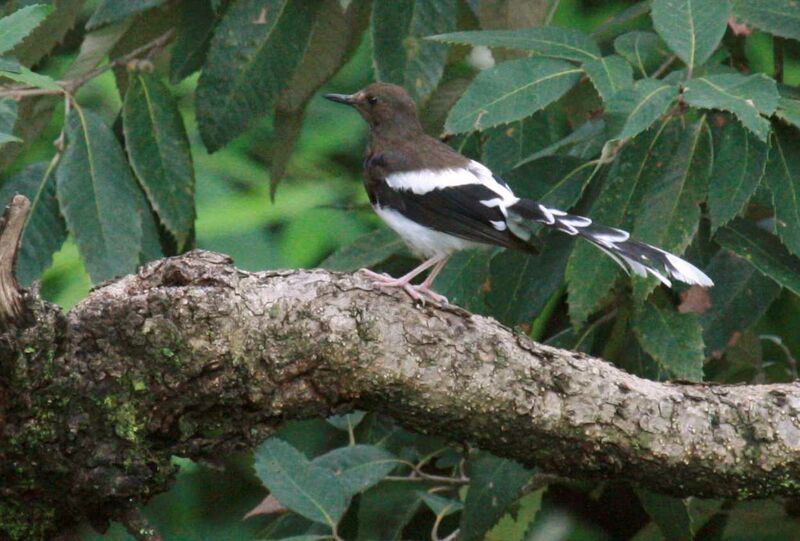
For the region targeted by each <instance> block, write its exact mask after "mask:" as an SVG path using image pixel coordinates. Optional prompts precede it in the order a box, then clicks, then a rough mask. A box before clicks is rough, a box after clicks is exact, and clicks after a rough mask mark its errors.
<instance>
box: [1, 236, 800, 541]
mask: <svg viewBox="0 0 800 541" xmlns="http://www.w3.org/2000/svg"><path fill="white" fill-rule="evenodd" d="M23 301H24V308H25V310H26V311H27V312H28V314H29V319H30V320H31V321H33V323H31V324H30V325H29V326H28V327H27V328H24V329H17V330H13V331H8V332H6V333H5V334H4V335H2V336H0V426H2V438H1V439H0V468H1V469H2V470H1V471H0V475H2V483H1V485H2V488H0V491H1V492H0V493H1V494H2V496H1V497H0V524H2V525H3V528H4V529H5V530H6V532H7V533H9V535H12V536H17V537H20V538H26V539H28V538H34V537H37V536H44V535H46V534H47V532H49V531H52V530H53V529H54V528H59V527H63V526H64V525H65V524H67V523H70V522H71V521H74V520H76V519H79V518H81V517H89V518H90V519H93V520H95V522H96V523H98V524H102V522H103V521H104V520H107V519H108V518H115V517H117V518H118V517H120V516H121V513H124V512H126V511H127V510H128V509H130V504H131V503H132V502H133V503H136V502H143V501H146V500H147V499H148V498H150V497H151V496H152V495H154V494H155V493H158V492H160V491H163V490H165V489H167V488H168V486H169V484H170V481H171V478H172V475H173V473H174V472H173V467H172V466H171V465H170V461H169V458H170V456H171V455H180V456H186V457H191V458H195V459H197V458H203V457H209V456H211V457H213V456H214V455H218V454H219V453H224V452H226V451H229V450H231V449H234V448H240V447H243V446H253V445H255V444H256V443H258V442H259V441H260V440H262V439H263V438H265V437H266V436H268V435H269V434H270V433H271V432H273V431H274V430H275V429H276V428H277V427H278V426H280V425H281V424H282V423H283V422H285V421H286V420H288V419H299V418H307V417H312V416H322V415H328V414H330V413H331V412H334V411H335V412H342V411H346V410H349V409H351V408H356V407H357V408H361V409H367V410H375V411H381V412H384V413H387V414H389V415H391V416H393V417H394V418H395V419H397V420H398V421H400V422H401V423H403V424H404V425H405V426H407V427H409V428H411V429H414V430H418V431H423V432H430V433H436V434H439V435H442V436H445V437H448V438H450V439H451V440H454V441H468V442H473V443H476V444H478V445H479V446H481V447H483V448H485V449H488V450H490V451H492V452H494V453H496V454H497V455H499V456H503V457H508V458H513V459H516V460H519V461H520V462H522V463H525V464H529V465H533V464H535V465H537V466H539V467H541V468H542V469H544V470H546V471H549V472H553V473H557V474H561V475H564V476H567V477H588V478H615V479H619V478H625V479H629V480H632V481H634V482H636V483H639V484H641V485H642V486H645V487H647V488H649V489H652V490H657V491H662V492H667V493H670V494H674V495H684V496H685V495H697V496H714V497H726V498H727V497H734V498H758V497H768V496H774V495H798V494H800V384H783V385H751V386H750V385H748V386H744V385H739V386H736V385H713V384H702V385H696V384H678V383H658V382H653V381H648V380H644V379H641V378H638V377H635V376H632V375H630V374H627V373H625V372H623V371H621V370H618V369H616V368H614V367H613V366H611V365H609V364H608V363H606V362H604V361H602V360H600V359H595V358H591V357H588V356H586V355H582V354H579V353H573V352H570V351H564V350H558V349H554V348H551V347H547V346H543V345H540V344H536V343H534V342H532V341H530V340H529V339H527V338H526V337H525V336H522V335H519V334H515V333H514V332H512V331H511V330H509V329H507V328H505V327H503V326H502V325H499V324H498V323H497V322H495V321H493V320H491V319H488V318H485V317H481V316H476V315H471V314H469V313H466V312H464V311H463V310H461V309H457V308H437V307H432V306H427V307H418V306H415V305H414V304H413V303H412V302H411V301H410V300H409V299H408V298H407V297H405V296H404V295H403V294H402V293H394V292H386V291H382V290H377V289H375V288H373V287H372V285H371V284H370V283H369V282H368V281H367V280H366V279H365V278H363V277H362V276H360V275H358V274H356V275H349V274H337V273H332V272H327V271H324V270H311V271H281V272H262V273H255V274H254V273H247V272H243V271H240V270H237V269H236V268H235V267H233V266H232V265H231V262H230V261H229V260H228V259H227V258H225V257H224V256H221V255H218V254H213V253H209V252H200V251H196V252H192V253H190V254H187V255H185V256H182V257H178V258H171V259H165V260H161V261H158V262H155V263H152V264H149V265H147V266H145V267H144V268H143V269H142V270H141V271H140V272H139V273H138V274H136V275H131V276H127V277H124V278H122V279H120V280H117V281H115V282H111V283H108V284H105V285H103V286H101V287H99V288H98V289H96V290H94V291H93V292H92V293H91V294H90V296H89V297H88V298H87V299H85V300H84V301H83V302H81V303H80V304H79V305H77V306H76V307H75V308H74V309H72V310H71V311H70V312H69V313H67V314H64V313H62V312H61V311H60V310H59V309H58V308H56V307H54V306H52V305H48V304H46V303H43V302H41V301H40V300H39V299H38V298H36V296H35V295H31V294H27V295H25V296H24V297H23Z"/></svg>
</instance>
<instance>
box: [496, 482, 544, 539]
mask: <svg viewBox="0 0 800 541" xmlns="http://www.w3.org/2000/svg"><path fill="white" fill-rule="evenodd" d="M545 490H546V489H541V490H537V491H535V492H531V493H529V494H526V495H525V496H523V497H522V498H520V500H519V511H518V512H517V513H516V516H513V515H512V514H511V513H506V514H505V515H503V517H502V518H501V519H500V520H499V521H498V522H497V525H495V527H494V528H492V529H491V530H490V531H489V532H487V534H486V541H523V540H524V539H526V537H525V533H526V532H528V531H530V529H531V527H532V526H534V524H535V521H536V515H537V514H538V513H539V509H541V507H542V495H543V494H544V491H545Z"/></svg>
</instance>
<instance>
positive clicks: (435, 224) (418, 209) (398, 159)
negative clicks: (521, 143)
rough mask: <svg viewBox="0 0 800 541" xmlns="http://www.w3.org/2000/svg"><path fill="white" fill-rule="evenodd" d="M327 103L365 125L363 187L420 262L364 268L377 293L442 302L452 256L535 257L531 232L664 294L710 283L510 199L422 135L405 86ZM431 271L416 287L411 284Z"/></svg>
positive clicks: (660, 253) (481, 169)
mask: <svg viewBox="0 0 800 541" xmlns="http://www.w3.org/2000/svg"><path fill="white" fill-rule="evenodd" d="M325 97H326V98H327V99H329V100H331V101H335V102H339V103H344V104H347V105H350V106H352V107H354V108H355V109H356V110H357V111H358V112H359V113H360V114H361V116H362V117H364V120H366V121H367V123H368V124H369V143H368V145H367V151H366V158H365V160H364V186H365V187H366V190H367V194H368V195H369V200H370V203H372V207H373V208H374V209H375V212H377V213H378V215H379V216H380V217H381V218H383V220H384V221H385V222H386V223H387V224H388V225H389V227H391V228H392V229H394V230H395V231H396V232H397V233H398V234H399V235H400V237H402V239H403V240H404V241H405V243H406V244H407V245H408V247H409V248H410V249H411V251H412V252H413V253H414V254H415V255H417V256H420V257H423V258H426V259H425V261H424V262H423V263H422V264H421V265H420V266H418V267H416V268H415V269H413V270H412V271H410V272H409V273H408V274H406V275H404V276H401V277H399V278H392V277H390V276H388V275H386V274H378V273H375V272H372V271H369V270H366V269H365V270H364V272H366V273H368V274H369V276H371V277H372V278H373V279H375V280H376V283H378V284H379V285H381V286H386V287H400V288H403V289H404V290H405V291H406V292H407V293H408V294H409V295H410V296H411V297H412V298H413V299H415V300H421V301H422V302H424V301H425V299H426V298H427V299H432V300H434V301H437V302H447V299H446V298H444V297H443V296H442V295H439V294H438V293H436V292H434V291H432V290H431V285H432V284H433V281H434V279H435V278H436V275H437V274H438V273H439V272H440V271H441V270H442V268H443V267H444V266H445V264H446V263H447V259H448V258H449V257H450V255H451V254H453V253H454V252H457V251H459V250H464V249H466V248H473V247H477V246H481V245H487V244H488V245H496V246H503V247H506V248H512V249H515V250H524V251H528V252H532V253H536V250H535V248H534V247H533V246H532V244H531V242H530V241H531V234H532V233H531V229H530V227H531V225H532V224H543V225H545V226H547V227H549V228H552V229H557V230H558V231H562V232H564V233H566V234H568V235H574V236H580V237H583V238H584V239H586V240H588V241H589V242H591V243H592V244H594V245H595V246H597V247H598V248H600V249H601V250H603V251H604V252H605V253H606V254H608V255H609V256H610V257H611V258H612V259H614V261H616V262H617V263H619V264H620V265H621V266H622V268H624V269H625V270H626V271H627V272H633V273H634V274H638V275H640V276H647V274H648V273H649V274H651V275H653V276H655V277H656V278H658V279H659V280H660V281H661V282H662V283H664V284H666V285H667V286H671V285H672V284H671V282H670V280H669V277H672V278H674V279H676V280H679V281H681V282H685V283H687V284H698V285H701V286H707V287H708V286H712V285H713V283H712V281H711V279H710V278H709V277H708V276H706V275H705V274H703V272H702V271H700V269H698V268H697V267H695V266H694V265H692V264H691V263H689V262H688V261H684V260H683V259H681V258H679V257H677V256H675V255H673V254H670V253H668V252H665V251H664V250H661V249H659V248H656V247H655V246H650V245H649V244H644V243H642V242H637V241H635V240H631V239H630V235H629V234H628V233H627V232H625V231H622V230H621V229H615V228H612V227H606V226H603V225H599V224H595V223H593V222H592V220H591V219H590V218H586V217H583V216H576V215H573V214H568V213H566V212H564V211H562V210H559V209H554V208H548V207H547V206H545V205H543V204H542V203H539V202H537V201H533V200H531V199H523V198H519V197H517V196H515V195H514V192H512V191H511V188H509V186H508V184H506V183H505V182H504V181H503V180H502V179H501V178H499V177H498V176H496V175H494V174H493V173H492V172H491V171H490V170H489V169H488V168H487V167H486V166H484V165H482V164H480V163H478V162H476V161H475V160H470V159H469V158H466V157H464V156H462V155H461V154H459V153H458V152H456V151H455V150H453V149H452V148H450V147H449V146H447V145H446V144H444V143H442V142H441V141H439V140H438V139H436V138H434V137H431V136H429V135H427V134H426V133H425V132H424V131H423V129H422V125H421V124H420V122H419V117H418V116H417V108H416V105H415V104H414V100H413V99H412V98H411V96H409V94H408V93H407V92H406V91H405V90H404V89H403V88H402V87H399V86H396V85H392V84H387V83H373V84H371V85H369V86H367V87H366V88H364V89H363V90H361V91H359V92H356V93H355V94H350V95H346V94H325ZM431 267H433V270H431V271H430V273H429V274H428V276H427V277H426V278H425V280H424V281H423V282H422V283H421V284H419V285H413V284H412V283H411V280H412V279H414V278H415V277H416V276H418V275H419V274H421V273H422V272H423V271H425V270H427V269H429V268H431Z"/></svg>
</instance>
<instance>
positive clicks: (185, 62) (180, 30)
mask: <svg viewBox="0 0 800 541" xmlns="http://www.w3.org/2000/svg"><path fill="white" fill-rule="evenodd" d="M218 22H219V19H218V18H217V14H216V13H215V12H214V9H213V7H212V6H211V1H210V0H195V1H194V2H192V3H191V4H185V5H184V6H183V11H182V13H181V21H180V23H179V25H178V27H177V28H176V30H175V45H173V46H172V54H171V55H170V60H169V80H170V82H171V83H172V84H177V83H179V82H180V81H182V80H184V79H185V78H186V77H188V76H189V75H191V74H192V73H194V72H196V71H197V70H199V69H200V68H201V67H202V66H203V62H205V59H206V54H207V53H208V45H209V43H211V37H212V36H213V35H214V28H215V27H216V25H217V23H218Z"/></svg>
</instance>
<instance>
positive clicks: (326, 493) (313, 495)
mask: <svg viewBox="0 0 800 541" xmlns="http://www.w3.org/2000/svg"><path fill="white" fill-rule="evenodd" d="M255 470H256V475H257V476H258V478H259V479H261V481H262V482H263V483H264V485H265V486H266V487H267V488H268V489H269V491H270V493H271V494H272V495H273V496H275V497H276V498H277V499H278V501H280V502H281V503H282V504H283V505H284V506H286V507H287V508H289V509H291V510H292V511H294V512H295V513H298V514H299V515H302V516H304V517H306V518H307V519H309V520H313V521H314V522H319V523H321V524H327V525H329V526H331V527H332V528H333V527H335V526H336V524H337V523H338V522H339V520H340V519H341V518H342V516H343V515H344V512H345V511H346V510H347V497H346V493H345V489H344V487H342V484H341V483H340V482H339V479H337V477H336V475H334V474H333V473H332V472H331V471H330V470H328V469H326V468H323V467H320V466H317V465H315V464H313V463H311V462H309V461H308V459H306V457H304V456H303V455H302V454H301V453H300V452H299V451H298V450H297V449H295V448H294V447H292V446H291V445H289V444H288V443H286V442H285V441H283V440H281V439H279V438H270V439H268V440H266V441H265V442H264V443H262V444H261V445H260V446H259V448H258V450H257V451H256V463H255Z"/></svg>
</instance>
